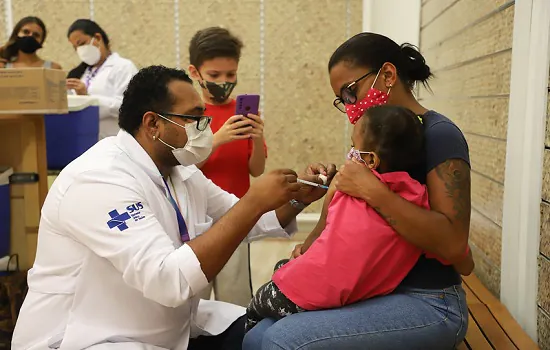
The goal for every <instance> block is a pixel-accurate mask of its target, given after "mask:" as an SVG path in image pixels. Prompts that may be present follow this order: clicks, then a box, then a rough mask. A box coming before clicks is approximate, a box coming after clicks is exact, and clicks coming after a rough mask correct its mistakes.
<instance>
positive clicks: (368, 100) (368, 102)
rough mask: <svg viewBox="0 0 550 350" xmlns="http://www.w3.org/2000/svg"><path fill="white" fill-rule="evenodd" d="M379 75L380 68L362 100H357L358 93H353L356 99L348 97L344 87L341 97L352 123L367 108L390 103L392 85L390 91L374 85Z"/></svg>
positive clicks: (355, 121)
mask: <svg viewBox="0 0 550 350" xmlns="http://www.w3.org/2000/svg"><path fill="white" fill-rule="evenodd" d="M378 75H380V70H378V73H376V77H375V78H374V81H373V82H372V85H371V87H370V89H369V91H367V94H366V95H365V97H364V98H363V99H362V100H361V101H357V96H356V95H353V97H354V99H349V98H346V93H345V91H344V89H342V92H341V98H342V100H343V101H344V104H345V106H346V114H347V115H348V119H349V121H350V123H352V124H355V123H357V121H358V120H359V119H360V118H361V117H362V116H363V113H365V111H366V110H367V109H369V108H371V107H374V106H380V105H384V104H386V103H388V98H389V96H390V91H391V86H390V87H389V88H388V92H383V91H380V90H378V89H376V88H375V87H374V85H375V84H376V81H377V80H378ZM354 93H355V92H354Z"/></svg>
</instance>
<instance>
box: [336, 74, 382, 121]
mask: <svg viewBox="0 0 550 350" xmlns="http://www.w3.org/2000/svg"><path fill="white" fill-rule="evenodd" d="M374 73H376V71H370V72H368V73H367V74H364V75H362V76H361V77H360V78H358V79H355V80H354V81H352V82H351V83H349V84H348V85H346V86H343V87H342V88H341V89H340V97H336V98H335V99H334V101H333V102H332V105H333V106H334V107H336V108H337V109H338V110H339V111H340V112H342V113H346V105H350V104H354V103H355V102H357V83H358V82H360V81H361V80H363V79H365V78H366V77H368V76H369V75H371V74H374Z"/></svg>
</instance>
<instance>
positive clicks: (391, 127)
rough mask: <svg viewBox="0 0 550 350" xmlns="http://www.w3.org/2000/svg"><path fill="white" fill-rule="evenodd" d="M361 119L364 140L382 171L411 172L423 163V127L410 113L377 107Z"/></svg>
mask: <svg viewBox="0 0 550 350" xmlns="http://www.w3.org/2000/svg"><path fill="white" fill-rule="evenodd" d="M361 120H362V123H363V125H362V128H363V129H362V130H363V134H364V135H365V137H366V136H367V135H368V139H367V140H368V141H369V142H370V143H371V145H370V146H372V147H374V148H375V149H374V150H373V151H375V152H376V154H378V157H380V161H381V162H382V163H383V164H384V167H385V171H387V172H392V171H406V172H408V173H411V172H414V171H416V170H417V169H418V167H419V166H421V165H422V164H423V162H424V158H425V156H424V127H423V124H422V122H421V121H420V118H419V117H418V116H417V115H416V114H414V113H413V112H412V111H410V110H409V109H407V108H403V107H398V106H388V105H385V106H377V107H372V108H369V109H368V110H367V111H366V112H365V115H364V116H363V118H361ZM361 151H363V150H361ZM364 151H368V150H364Z"/></svg>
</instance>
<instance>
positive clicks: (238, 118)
mask: <svg viewBox="0 0 550 350" xmlns="http://www.w3.org/2000/svg"><path fill="white" fill-rule="evenodd" d="M251 133H252V126H250V120H248V119H246V118H244V117H243V116H242V115H234V116H232V117H231V118H229V119H227V121H226V122H225V123H224V124H223V126H222V127H221V128H220V130H218V132H216V133H215V134H214V148H216V147H219V146H221V145H224V144H226V143H229V142H232V141H235V140H245V139H248V138H250V134H251Z"/></svg>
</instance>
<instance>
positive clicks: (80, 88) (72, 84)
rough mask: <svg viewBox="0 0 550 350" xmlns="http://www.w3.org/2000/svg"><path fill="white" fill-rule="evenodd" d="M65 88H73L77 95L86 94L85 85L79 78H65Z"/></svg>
mask: <svg viewBox="0 0 550 350" xmlns="http://www.w3.org/2000/svg"><path fill="white" fill-rule="evenodd" d="M67 90H74V91H75V92H76V94H77V95H88V90H87V89H86V85H85V84H84V83H83V82H82V80H80V79H75V78H70V79H67Z"/></svg>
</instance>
